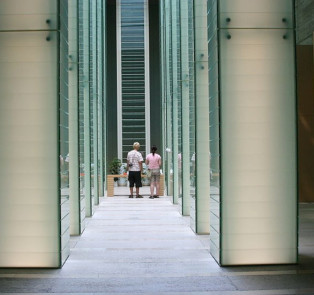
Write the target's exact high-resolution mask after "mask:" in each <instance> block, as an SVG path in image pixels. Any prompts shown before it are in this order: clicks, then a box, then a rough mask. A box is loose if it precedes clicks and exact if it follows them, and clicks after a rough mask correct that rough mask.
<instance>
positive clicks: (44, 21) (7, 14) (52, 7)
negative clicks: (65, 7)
mask: <svg viewBox="0 0 314 295" xmlns="http://www.w3.org/2000/svg"><path fill="white" fill-rule="evenodd" d="M57 5H58V1H56V0H54V1H53V0H27V4H26V1H25V0H9V1H0V30H2V31H3V30H56V29H57V28H58V13H57V11H58V6H57Z"/></svg>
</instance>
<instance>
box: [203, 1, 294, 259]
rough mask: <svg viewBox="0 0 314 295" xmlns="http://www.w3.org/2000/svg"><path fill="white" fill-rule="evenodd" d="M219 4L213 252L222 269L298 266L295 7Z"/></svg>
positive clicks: (290, 3)
mask: <svg viewBox="0 0 314 295" xmlns="http://www.w3.org/2000/svg"><path fill="white" fill-rule="evenodd" d="M215 2H216V1H210V3H209V7H210V15H211V16H212V18H215V19H216V20H217V15H218V16H219V23H218V28H219V31H218V30H217V26H216V24H215V23H212V28H211V29H210V31H211V35H210V38H209V39H210V40H214V39H216V40H217V38H218V40H219V47H218V49H217V53H218V55H219V59H218V57H217V55H216V59H214V60H215V62H216V63H217V62H218V63H219V73H218V77H219V83H218V80H217V79H216V75H212V76H211V78H210V79H211V82H212V83H211V85H213V86H212V89H213V92H214V91H215V90H216V89H217V87H218V85H219V91H218V92H217V93H219V95H216V94H215V93H212V95H211V110H215V108H216V110H217V111H216V113H215V114H214V115H213V116H211V133H210V134H211V142H213V143H214V142H215V147H216V150H215V159H214V158H213V159H212V167H211V168H212V170H213V171H212V178H213V179H212V181H211V184H212V187H211V200H212V205H211V208H212V220H211V225H212V229H211V253H212V255H213V256H214V257H215V259H216V260H217V261H218V263H220V264H221V265H241V264H242V265H243V264H284V263H296V262H297V183H296V178H297V175H296V173H297V172H296V171H297V165H296V100H295V69H294V61H295V56H294V47H295V46H294V43H295V41H294V5H293V2H294V1H292V0H291V1H290V0H287V1H271V0H265V1H251V0H249V1H240V0H237V1H235V0H220V1H219V5H218V10H217V6H216V3H215ZM213 42H214V41H213ZM216 43H217V42H216ZM212 45H213V48H215V47H216V48H217V44H216V45H214V44H212ZM217 125H219V127H217ZM211 151H212V149H211ZM213 151H214V149H213Z"/></svg>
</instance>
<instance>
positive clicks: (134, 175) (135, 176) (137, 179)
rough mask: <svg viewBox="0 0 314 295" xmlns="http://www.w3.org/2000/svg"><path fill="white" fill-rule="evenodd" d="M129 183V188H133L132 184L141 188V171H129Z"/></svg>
mask: <svg viewBox="0 0 314 295" xmlns="http://www.w3.org/2000/svg"><path fill="white" fill-rule="evenodd" d="M129 182H130V187H134V184H135V186H136V187H141V186H142V176H141V171H129Z"/></svg>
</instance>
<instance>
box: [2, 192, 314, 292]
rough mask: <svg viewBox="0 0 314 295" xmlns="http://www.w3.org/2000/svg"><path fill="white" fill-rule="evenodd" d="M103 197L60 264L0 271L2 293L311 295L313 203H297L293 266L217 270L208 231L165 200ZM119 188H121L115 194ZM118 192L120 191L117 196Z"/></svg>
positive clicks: (313, 288)
mask: <svg viewBox="0 0 314 295" xmlns="http://www.w3.org/2000/svg"><path fill="white" fill-rule="evenodd" d="M145 190H148V188H144V191H143V190H142V192H143V194H144V195H145V197H144V199H129V198H127V197H126V196H123V194H127V192H126V193H125V189H117V190H116V193H117V194H119V196H115V197H111V198H106V197H105V198H102V199H101V203H100V205H99V206H98V207H97V208H96V212H95V214H94V216H93V217H92V218H89V219H88V222H87V227H86V229H85V231H84V233H83V234H82V236H81V237H72V238H71V255H70V257H69V259H68V260H67V262H66V263H65V265H64V266H63V268H62V269H58V270H53V269H0V293H1V294H27V293H28V294H55V295H57V294H68V295H70V294H80V295H85V294H98V295H99V294H106V295H110V294H114V295H126V294H131V295H132V294H150V295H159V294H160V295H201V294H202V295H205V294H215V295H239V294H241V295H249V294H250V295H269V294H276V295H284V294H299V295H301V294H314V205H313V204H301V205H300V263H299V264H298V265H282V266H254V267H253V266H251V267H228V268H221V267H219V266H218V265H217V264H216V262H215V261H214V260H213V258H212V257H211V256H210V254H209V236H197V235H195V234H194V233H193V232H192V230H191V229H190V227H189V218H188V217H182V216H181V215H180V214H179V210H178V206H176V205H172V204H171V202H170V200H169V199H168V198H167V197H161V198H160V199H154V200H151V199H149V198H148V196H147V195H148V191H147V192H145ZM119 191H120V193H119ZM121 191H122V193H121Z"/></svg>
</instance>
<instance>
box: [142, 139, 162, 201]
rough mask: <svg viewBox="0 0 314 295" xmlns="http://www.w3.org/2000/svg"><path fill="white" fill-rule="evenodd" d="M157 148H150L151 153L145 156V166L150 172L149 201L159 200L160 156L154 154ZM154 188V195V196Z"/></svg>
mask: <svg viewBox="0 0 314 295" xmlns="http://www.w3.org/2000/svg"><path fill="white" fill-rule="evenodd" d="M156 151H157V147H156V146H155V145H153V146H152V148H151V153H150V154H149V155H147V156H146V161H145V163H146V165H147V166H148V169H149V170H150V172H151V176H150V197H149V198H150V199H154V198H159V181H160V167H161V156H160V155H158V154H157V153H156ZM154 188H156V194H155V195H154Z"/></svg>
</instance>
